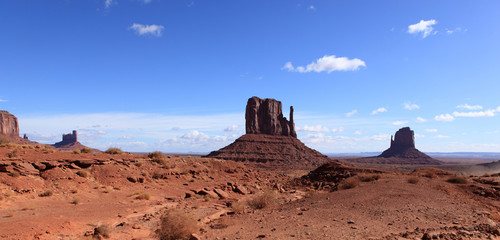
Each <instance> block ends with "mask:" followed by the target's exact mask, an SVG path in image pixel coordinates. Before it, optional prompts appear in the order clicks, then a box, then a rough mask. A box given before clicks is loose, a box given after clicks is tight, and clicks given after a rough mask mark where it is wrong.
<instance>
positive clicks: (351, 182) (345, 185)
mask: <svg viewBox="0 0 500 240" xmlns="http://www.w3.org/2000/svg"><path fill="white" fill-rule="evenodd" d="M358 185H359V179H358V178H354V177H351V178H346V179H344V180H343V181H342V182H340V184H339V189H340V190H346V189H351V188H355V187H357V186H358Z"/></svg>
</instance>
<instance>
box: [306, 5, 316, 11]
mask: <svg viewBox="0 0 500 240" xmlns="http://www.w3.org/2000/svg"><path fill="white" fill-rule="evenodd" d="M307 9H309V10H316V7H315V6H314V5H310V6H309V7H308V8H307Z"/></svg>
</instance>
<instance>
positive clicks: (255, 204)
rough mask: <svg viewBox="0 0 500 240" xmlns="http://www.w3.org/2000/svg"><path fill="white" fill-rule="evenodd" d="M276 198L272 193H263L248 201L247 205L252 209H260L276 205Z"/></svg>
mask: <svg viewBox="0 0 500 240" xmlns="http://www.w3.org/2000/svg"><path fill="white" fill-rule="evenodd" d="M277 199H278V197H277V194H276V193H275V192H273V191H265V192H263V193H261V194H258V195H257V196H255V197H253V198H251V199H250V200H248V202H247V204H248V206H249V207H250V208H253V209H262V208H265V207H267V206H270V205H272V204H274V203H276V201H277Z"/></svg>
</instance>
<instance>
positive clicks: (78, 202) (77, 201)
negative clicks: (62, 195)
mask: <svg viewBox="0 0 500 240" xmlns="http://www.w3.org/2000/svg"><path fill="white" fill-rule="evenodd" d="M80 202H81V200H80V199H79V198H74V199H73V201H71V203H72V204H75V205H78V204H80Z"/></svg>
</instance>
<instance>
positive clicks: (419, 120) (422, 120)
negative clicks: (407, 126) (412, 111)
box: [417, 117, 427, 123]
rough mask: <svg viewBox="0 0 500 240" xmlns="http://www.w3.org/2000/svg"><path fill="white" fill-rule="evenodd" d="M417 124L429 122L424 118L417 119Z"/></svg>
mask: <svg viewBox="0 0 500 240" xmlns="http://www.w3.org/2000/svg"><path fill="white" fill-rule="evenodd" d="M417 122H420V123H423V122H427V119H425V118H423V117H417Z"/></svg>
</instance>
